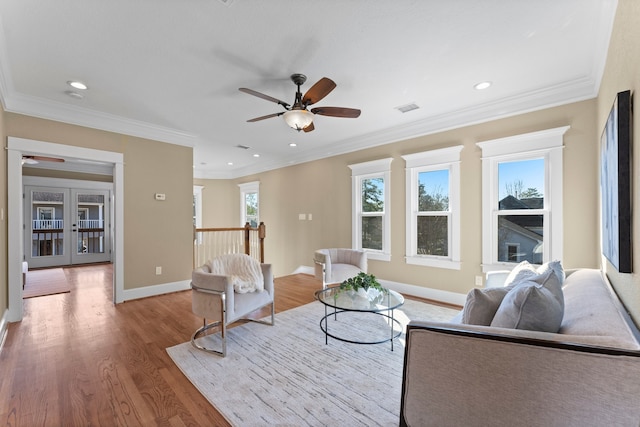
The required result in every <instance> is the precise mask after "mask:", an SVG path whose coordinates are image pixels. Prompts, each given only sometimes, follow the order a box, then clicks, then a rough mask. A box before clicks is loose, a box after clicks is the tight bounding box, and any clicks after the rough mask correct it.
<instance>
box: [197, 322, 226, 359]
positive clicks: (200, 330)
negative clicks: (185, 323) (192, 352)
mask: <svg viewBox="0 0 640 427" xmlns="http://www.w3.org/2000/svg"><path fill="white" fill-rule="evenodd" d="M203 323H204V324H203V326H202V327H200V328H198V329H197V330H196V331H195V332H194V333H193V335H191V345H192V346H194V347H195V348H197V349H198V350H202V351H206V352H207V353H214V354H218V355H220V356H222V357H225V356H226V355H227V327H226V325H225V324H224V322H212V323H209V324H207V319H204V320H203ZM217 326H221V333H220V340H221V344H222V350H214V349H212V348H207V347H205V346H202V345H200V344H198V343H197V342H196V339H198V338H200V337H201V336H205V335H206V332H207V331H208V330H209V329H211V328H215V327H217Z"/></svg>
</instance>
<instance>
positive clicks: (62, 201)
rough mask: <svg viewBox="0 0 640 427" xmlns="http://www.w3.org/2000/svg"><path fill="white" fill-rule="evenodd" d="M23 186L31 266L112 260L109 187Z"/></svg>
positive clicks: (25, 222)
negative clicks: (99, 188)
mask: <svg viewBox="0 0 640 427" xmlns="http://www.w3.org/2000/svg"><path fill="white" fill-rule="evenodd" d="M24 189H25V192H24V201H25V202H24V203H25V205H24V214H25V220H24V224H25V227H24V228H25V233H24V239H25V244H24V248H25V250H24V251H25V261H27V262H28V263H29V267H30V268H31V267H36V268H37V267H54V266H60V265H72V264H86V263H93V262H106V261H110V260H111V233H110V221H109V215H110V211H111V209H110V204H109V201H110V196H111V192H110V191H109V190H95V189H75V188H57V187H43V186H28V185H25V187H24Z"/></svg>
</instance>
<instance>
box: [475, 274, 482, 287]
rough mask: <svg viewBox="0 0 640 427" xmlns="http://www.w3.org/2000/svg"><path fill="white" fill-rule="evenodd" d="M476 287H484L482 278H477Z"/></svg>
mask: <svg viewBox="0 0 640 427" xmlns="http://www.w3.org/2000/svg"><path fill="white" fill-rule="evenodd" d="M476 286H478V287H482V276H476Z"/></svg>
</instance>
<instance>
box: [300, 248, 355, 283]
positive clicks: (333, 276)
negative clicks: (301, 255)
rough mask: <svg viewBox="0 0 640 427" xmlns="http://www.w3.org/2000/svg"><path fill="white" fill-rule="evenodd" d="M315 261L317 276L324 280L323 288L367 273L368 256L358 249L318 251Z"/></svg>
mask: <svg viewBox="0 0 640 427" xmlns="http://www.w3.org/2000/svg"><path fill="white" fill-rule="evenodd" d="M313 261H314V263H315V276H316V278H318V279H321V280H322V287H323V288H326V287H327V285H330V284H335V283H342V282H343V281H345V280H346V279H348V278H350V277H354V276H357V275H358V273H360V272H363V273H366V272H367V254H366V253H365V252H364V251H362V250H358V249H348V248H332V249H318V250H317V251H316V252H315V254H314V256H313Z"/></svg>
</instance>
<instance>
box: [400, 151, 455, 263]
mask: <svg viewBox="0 0 640 427" xmlns="http://www.w3.org/2000/svg"><path fill="white" fill-rule="evenodd" d="M462 148H463V146H462V145H458V146H455V147H450V148H443V149H439V150H431V151H425V152H422V153H416V154H409V155H406V156H402V158H403V159H404V160H405V162H406V180H407V184H406V190H407V196H406V203H407V207H406V212H407V221H406V224H407V227H406V244H407V246H406V262H407V264H417V265H424V266H429V267H439V268H450V269H456V270H459V269H460V152H461V151H462Z"/></svg>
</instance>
